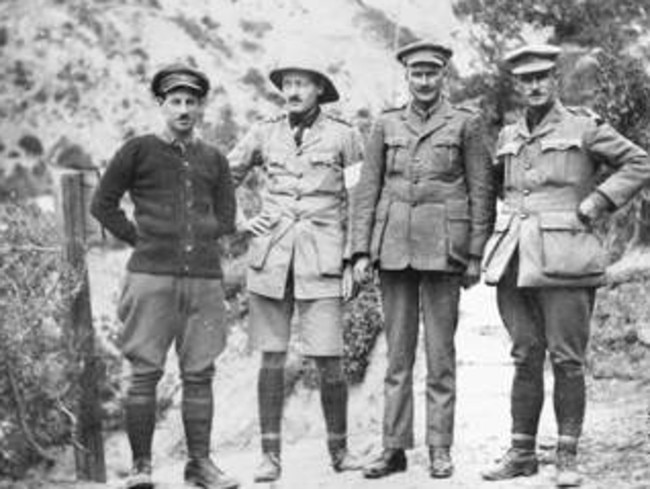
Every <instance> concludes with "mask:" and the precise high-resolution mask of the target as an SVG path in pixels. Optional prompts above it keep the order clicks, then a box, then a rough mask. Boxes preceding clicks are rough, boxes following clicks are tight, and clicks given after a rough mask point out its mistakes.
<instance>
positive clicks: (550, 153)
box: [540, 138, 593, 183]
mask: <svg viewBox="0 0 650 489" xmlns="http://www.w3.org/2000/svg"><path fill="white" fill-rule="evenodd" d="M540 148H541V151H542V161H541V164H540V171H542V172H543V174H544V176H545V181H547V182H549V183H580V182H584V181H585V180H586V179H588V178H590V177H591V175H592V173H593V168H592V165H591V163H590V162H589V160H588V158H587V157H586V155H585V154H584V153H583V151H582V141H581V140H580V139H579V138H562V139H543V140H541V141H540Z"/></svg>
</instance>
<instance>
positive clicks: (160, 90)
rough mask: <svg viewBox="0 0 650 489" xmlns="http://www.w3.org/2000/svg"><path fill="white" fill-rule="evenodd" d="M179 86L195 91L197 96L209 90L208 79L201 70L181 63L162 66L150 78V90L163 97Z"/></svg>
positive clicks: (203, 94)
mask: <svg viewBox="0 0 650 489" xmlns="http://www.w3.org/2000/svg"><path fill="white" fill-rule="evenodd" d="M181 87H182V88H188V89H190V90H193V91H195V92H196V93H197V94H198V95H199V97H205V96H206V94H207V93H208V91H209V90H210V81H209V80H208V77H207V76H206V75H205V74H204V73H203V72H201V71H199V70H195V69H194V68H191V67H189V66H186V65H184V64H181V63H173V64H170V65H167V66H165V67H163V68H162V69H160V70H159V71H158V72H156V74H155V75H154V77H153V79H152V80H151V91H152V92H153V94H154V95H155V96H156V97H163V96H165V95H166V94H167V93H169V92H171V91H172V90H175V89H177V88H181Z"/></svg>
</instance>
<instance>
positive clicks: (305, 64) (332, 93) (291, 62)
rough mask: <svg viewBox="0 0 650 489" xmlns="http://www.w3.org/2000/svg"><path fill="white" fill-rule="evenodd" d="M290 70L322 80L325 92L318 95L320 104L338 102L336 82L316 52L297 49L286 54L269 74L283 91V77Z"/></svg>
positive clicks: (272, 80) (276, 85)
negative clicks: (326, 72) (328, 73)
mask: <svg viewBox="0 0 650 489" xmlns="http://www.w3.org/2000/svg"><path fill="white" fill-rule="evenodd" d="M290 71H299V72H300V71H302V72H305V73H309V74H311V75H314V76H315V77H316V78H318V79H320V80H321V82H322V83H323V93H322V94H321V95H320V96H319V97H318V103H319V104H325V103H327V102H336V101H337V100H338V99H339V92H338V90H337V89H336V87H335V86H334V82H333V81H332V80H331V79H330V77H329V76H327V75H326V74H325V70H324V69H323V66H322V63H321V62H320V61H319V60H318V59H317V57H316V55H315V54H314V53H310V52H304V51H295V52H293V53H290V54H288V55H285V56H284V58H283V59H282V60H281V61H280V63H278V65H277V66H276V67H275V68H274V69H273V70H271V73H270V74H269V78H270V80H271V82H272V83H273V85H275V87H276V88H277V89H278V90H280V91H282V77H284V75H285V74H286V73H288V72H290Z"/></svg>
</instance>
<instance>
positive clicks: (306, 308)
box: [230, 52, 362, 482]
mask: <svg viewBox="0 0 650 489" xmlns="http://www.w3.org/2000/svg"><path fill="white" fill-rule="evenodd" d="M269 78H270V81H271V83H272V84H273V85H274V86H275V87H276V88H277V89H278V91H279V92H280V93H281V94H282V96H283V98H284V101H285V111H284V112H283V113H281V114H279V115H276V116H272V117H269V118H267V119H266V120H263V121H262V122H260V123H258V124H256V125H255V126H254V127H253V128H252V129H251V130H250V131H249V133H248V134H247V135H246V136H245V137H244V139H243V140H242V141H240V142H239V143H238V144H237V146H236V147H235V149H233V151H232V152H231V153H230V161H231V162H232V168H233V173H234V175H235V180H236V181H237V182H241V181H242V180H243V179H244V178H245V176H246V175H247V174H248V173H249V171H250V170H252V169H253V168H258V169H259V170H260V172H261V174H262V177H263V184H262V191H261V195H260V197H261V201H262V206H261V207H262V208H261V211H260V212H259V214H257V215H255V216H253V217H252V218H251V219H249V220H248V221H245V222H243V223H242V226H241V228H242V229H243V230H245V231H248V232H250V234H251V235H252V236H251V243H250V249H249V252H248V265H249V266H248V273H247V288H248V292H249V306H250V316H249V324H250V334H251V336H252V340H253V343H254V344H255V346H256V347H257V348H258V349H259V350H261V352H262V359H261V366H260V371H259V377H258V386H257V389H258V400H259V420H260V431H261V436H262V460H261V463H260V465H259V467H258V469H257V470H256V472H255V475H254V478H255V481H256V482H270V481H274V480H276V479H278V478H280V477H281V473H282V463H281V448H282V443H281V431H282V430H281V421H282V413H283V403H284V395H283V393H284V367H285V363H286V358H287V349H288V345H289V339H290V332H291V318H292V316H293V314H294V311H295V312H296V313H297V314H298V319H299V328H298V332H299V337H300V340H301V341H300V343H299V345H300V350H301V353H303V354H304V355H305V356H307V357H311V358H313V359H314V361H315V363H316V367H317V369H318V371H319V374H320V381H321V382H320V394H321V403H322V408H323V414H324V417H325V425H326V430H327V446H328V449H329V453H330V456H331V463H332V468H333V469H334V470H335V471H337V472H340V471H344V470H354V469H359V468H360V465H359V463H358V462H356V461H355V459H354V458H353V457H352V456H351V455H350V453H349V451H348V446H347V385H346V380H345V376H344V373H343V368H342V354H343V318H342V301H343V300H345V299H349V298H350V297H351V295H352V292H353V291H352V285H353V283H352V273H351V269H350V266H349V242H348V240H349V232H348V222H349V219H348V204H349V195H348V188H349V187H350V186H351V185H353V183H354V182H353V181H352V175H353V174H354V169H355V168H357V166H359V165H360V162H361V159H362V142H361V137H360V135H359V133H358V132H357V131H356V130H355V129H354V128H353V127H352V126H351V124H350V123H348V122H346V121H345V120H342V119H340V118H338V117H335V116H333V115H331V114H329V113H327V112H325V110H324V109H322V108H321V107H322V106H323V105H324V104H327V103H331V102H335V101H337V100H338V99H339V93H338V90H337V88H336V86H335V85H334V83H333V81H332V79H331V78H330V76H328V75H327V73H326V71H325V70H324V69H323V64H322V63H321V62H319V60H318V59H317V58H316V53H314V52H306V53H305V52H298V53H291V54H290V55H289V56H288V57H287V59H285V60H284V61H283V62H282V63H281V64H280V65H279V66H278V67H277V68H275V69H273V70H272V71H271V72H270V75H269Z"/></svg>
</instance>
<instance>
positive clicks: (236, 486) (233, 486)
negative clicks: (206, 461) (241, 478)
mask: <svg viewBox="0 0 650 489" xmlns="http://www.w3.org/2000/svg"><path fill="white" fill-rule="evenodd" d="M185 484H189V485H192V486H195V487H202V488H204V489H205V488H206V487H210V486H207V485H205V484H203V483H201V482H198V481H196V480H192V479H185ZM220 489H239V483H238V482H233V483H232V484H230V485H224V486H221V487H220Z"/></svg>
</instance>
